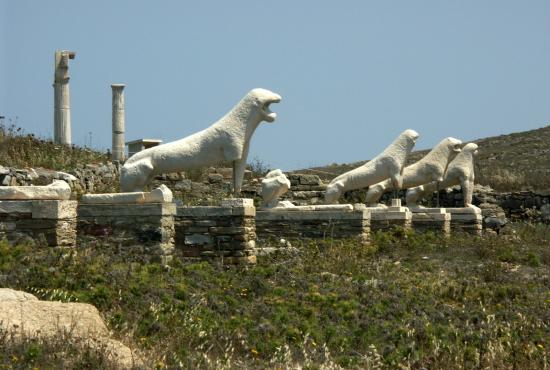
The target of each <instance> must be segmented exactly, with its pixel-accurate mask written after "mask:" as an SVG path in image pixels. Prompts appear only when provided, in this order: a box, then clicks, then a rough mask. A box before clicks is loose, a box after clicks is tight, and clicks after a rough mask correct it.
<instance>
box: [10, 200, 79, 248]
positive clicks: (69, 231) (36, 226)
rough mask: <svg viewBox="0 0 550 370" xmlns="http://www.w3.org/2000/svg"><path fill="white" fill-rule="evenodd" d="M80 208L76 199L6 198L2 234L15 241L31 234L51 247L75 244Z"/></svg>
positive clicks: (72, 245) (33, 237) (31, 236)
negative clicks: (78, 208)
mask: <svg viewBox="0 0 550 370" xmlns="http://www.w3.org/2000/svg"><path fill="white" fill-rule="evenodd" d="M76 208H77V202H76V201H73V200H2V201H0V237H1V238H7V239H8V240H9V241H14V242H16V241H18V240H20V239H21V238H22V237H30V238H32V239H34V240H36V241H37V242H39V243H45V244H46V245H48V246H55V247H74V246H75V245H76Z"/></svg>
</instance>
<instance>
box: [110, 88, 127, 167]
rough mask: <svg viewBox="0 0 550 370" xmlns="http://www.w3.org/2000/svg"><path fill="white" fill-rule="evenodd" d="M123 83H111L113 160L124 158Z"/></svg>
mask: <svg viewBox="0 0 550 370" xmlns="http://www.w3.org/2000/svg"><path fill="white" fill-rule="evenodd" d="M125 86H126V85H124V84H112V85H111V88H112V89H113V147H112V155H113V161H123V160H124V121H125V112H124V87H125Z"/></svg>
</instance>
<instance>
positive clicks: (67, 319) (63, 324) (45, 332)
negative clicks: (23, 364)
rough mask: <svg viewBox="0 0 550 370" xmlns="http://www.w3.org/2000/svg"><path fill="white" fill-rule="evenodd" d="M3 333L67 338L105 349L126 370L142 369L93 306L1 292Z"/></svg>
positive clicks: (139, 363)
mask: <svg viewBox="0 0 550 370" xmlns="http://www.w3.org/2000/svg"><path fill="white" fill-rule="evenodd" d="M0 329H1V330H3V331H7V332H8V333H10V334H12V333H13V335H14V337H15V338H21V337H41V338H51V337H55V336H58V335H63V334H65V335H68V336H70V337H72V338H74V339H81V340H85V341H87V342H88V344H89V345H90V346H92V347H95V348H101V350H102V351H104V353H105V354H106V355H107V356H108V357H109V358H111V359H112V360H113V361H114V362H116V363H117V365H118V366H119V367H120V368H122V369H127V368H131V367H133V366H141V365H142V362H141V360H140V359H139V358H138V357H137V356H136V355H135V354H134V353H133V352H132V350H131V349H130V348H128V347H127V346H125V345H124V344H122V343H121V342H119V341H117V340H113V339H111V338H110V336H109V330H108V329H107V326H105V323H104V322H103V320H102V318H101V316H100V314H99V311H98V310H97V308H95V307H94V306H92V305H90V304H86V303H63V302H49V301H40V300H38V299H36V297H35V296H33V295H32V294H29V293H25V292H21V291H15V290H12V289H0Z"/></svg>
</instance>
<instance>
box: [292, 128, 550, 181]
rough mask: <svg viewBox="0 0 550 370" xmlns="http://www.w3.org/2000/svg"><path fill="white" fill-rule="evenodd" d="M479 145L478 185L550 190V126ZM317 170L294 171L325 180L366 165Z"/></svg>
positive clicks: (416, 154)
mask: <svg viewBox="0 0 550 370" xmlns="http://www.w3.org/2000/svg"><path fill="white" fill-rule="evenodd" d="M474 142H475V143H477V144H478V145H479V155H478V156H477V158H476V182H477V183H479V184H482V185H489V186H491V187H492V188H493V189H495V190H499V191H519V190H541V191H548V190H550V164H549V163H550V126H546V127H543V128H539V129H536V130H530V131H523V132H517V133H512V134H507V135H500V136H494V137H488V138H485V139H478V140H475V141H474ZM426 153H428V150H421V151H415V152H413V153H412V154H411V156H410V158H409V160H408V163H414V162H416V161H417V160H419V159H420V158H422V157H423V156H424V155H425V154H426ZM364 162H365V160H363V161H358V162H354V163H349V164H340V165H330V166H324V167H313V168H309V169H303V170H298V171H294V172H295V173H312V174H316V175H319V176H320V177H321V178H323V179H325V180H330V179H332V178H334V177H335V176H337V175H339V174H341V173H344V172H346V171H349V170H351V169H353V168H355V167H357V166H360V165H361V164H363V163H364Z"/></svg>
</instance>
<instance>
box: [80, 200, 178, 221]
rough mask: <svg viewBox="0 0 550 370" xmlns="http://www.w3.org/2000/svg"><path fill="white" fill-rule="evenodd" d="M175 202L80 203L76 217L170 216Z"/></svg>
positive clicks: (174, 210)
mask: <svg viewBox="0 0 550 370" xmlns="http://www.w3.org/2000/svg"><path fill="white" fill-rule="evenodd" d="M175 214H176V205H175V203H144V204H82V203H81V204H80V205H79V206H78V217H79V218H81V217H124V216H159V215H160V216H172V215H175Z"/></svg>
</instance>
